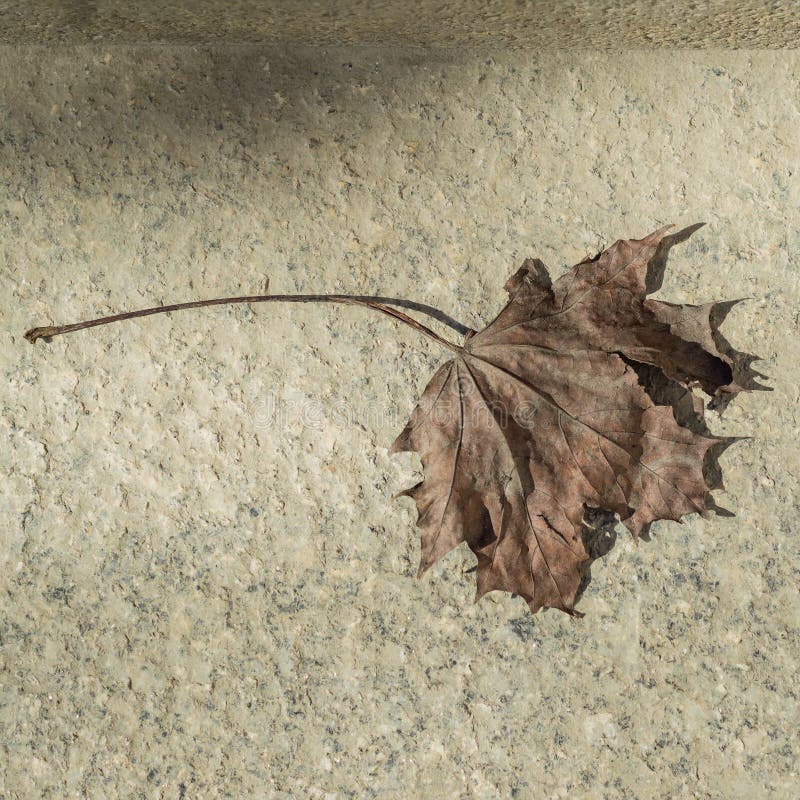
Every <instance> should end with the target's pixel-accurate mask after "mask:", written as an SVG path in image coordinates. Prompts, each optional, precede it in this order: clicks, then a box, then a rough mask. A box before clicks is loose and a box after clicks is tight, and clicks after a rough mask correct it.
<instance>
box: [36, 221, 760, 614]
mask: <svg viewBox="0 0 800 800" xmlns="http://www.w3.org/2000/svg"><path fill="white" fill-rule="evenodd" d="M668 227H671V226H668ZM668 227H667V228H662V229H661V230H659V231H656V232H655V233H652V234H650V236H647V237H646V238H644V239H640V240H628V241H618V242H616V243H615V244H613V245H612V246H611V247H609V248H608V249H607V250H605V251H604V252H602V253H600V254H599V255H598V256H597V257H595V258H593V259H589V260H586V261H582V262H581V263H580V264H578V265H577V266H576V267H574V268H573V269H572V270H571V271H570V272H569V273H567V274H566V275H565V276H563V277H562V278H560V279H559V280H558V281H557V282H556V283H555V285H554V286H551V284H550V279H549V277H548V276H547V271H546V270H545V269H544V267H543V265H542V264H540V263H539V262H536V261H530V260H529V261H526V262H525V264H524V265H523V266H522V268H521V269H520V270H519V271H518V272H517V273H516V274H515V275H514V276H512V277H511V278H510V279H509V281H508V282H507V283H506V289H507V290H508V292H509V294H510V299H509V301H508V304H507V305H506V306H505V308H504V309H503V310H502V311H501V312H500V313H499V314H498V315H497V317H496V319H495V320H494V321H493V322H492V323H491V324H490V325H488V326H487V327H486V328H485V329H484V330H482V331H481V332H480V333H477V334H474V335H469V333H471V332H469V333H468V335H467V338H466V341H465V343H464V345H463V346H460V345H457V344H455V343H454V342H451V341H448V340H447V339H444V338H443V337H441V336H440V335H439V334H437V333H436V332H435V331H433V330H431V329H430V328H427V327H426V326H425V325H423V324H421V323H420V322H418V321H417V320H415V319H413V318H412V317H409V316H408V315H407V314H405V313H404V312H402V311H399V310H398V309H397V308H393V306H400V307H404V308H411V309H415V310H417V311H421V312H423V313H426V314H428V315H429V316H433V317H435V318H437V319H439V320H440V321H443V322H445V323H446V324H448V325H450V327H452V328H455V329H456V330H459V331H461V332H464V331H465V330H466V329H465V328H463V326H461V325H459V324H458V323H456V322H455V320H452V319H451V318H450V317H448V316H447V315H446V314H444V313H443V312H441V311H438V310H437V309H432V308H430V307H429V306H426V305H423V304H420V303H415V302H412V301H408V300H400V299H397V298H386V297H367V296H358V295H339V294H328V295H320V294H309V295H281V294H275V295H270V294H263V295H246V296H242V297H227V298H215V299H212V300H194V301H189V302H184V303H175V304H172V305H167V306H158V307H154V308H145V309H140V310H138V311H127V312H123V313H120V314H113V315H111V316H106V317H100V318H97V319H90V320H85V321H83V322H76V323H71V324H68V325H58V326H51V325H48V326H44V327H38V328H32V329H31V330H29V331H27V332H26V333H25V338H26V339H28V340H29V341H30V342H36V341H38V340H39V339H42V340H44V341H46V342H47V341H50V340H51V339H52V338H53V337H54V336H60V335H62V334H65V333H72V332H75V331H79V330H83V329H85V328H92V327H95V326H97V325H107V324H110V323H114V322H121V321H123V320H128V319H135V318H140V317H146V316H150V315H153V314H164V313H169V312H173V311H180V310H184V309H190V308H195V309H196V308H201V307H206V306H217V305H228V304H231V303H274V302H277V303H344V304H350V305H358V306H362V307H366V308H370V309H372V310H373V311H378V312H380V313H382V314H385V315H387V316H390V317H392V318H393V319H395V320H398V321H400V322H403V323H404V324H406V325H409V326H410V327H412V328H413V329H414V330H416V331H417V332H419V333H422V334H424V335H425V336H428V337H429V338H431V339H433V340H435V341H437V342H438V343H439V344H441V345H443V346H445V347H447V348H449V349H450V350H452V351H454V352H455V353H456V357H455V358H454V359H452V360H451V361H448V362H447V363H446V364H444V365H443V366H442V367H441V368H440V369H439V370H438V372H437V373H436V374H435V375H434V377H433V379H432V380H431V382H430V383H429V384H428V386H427V388H426V389H425V391H424V393H423V395H422V398H421V399H420V402H419V404H418V406H417V408H416V409H415V411H414V412H413V414H412V416H411V419H410V421H409V423H408V425H407V426H406V428H405V430H404V431H403V432H402V433H401V434H400V436H399V437H398V438H397V441H396V442H395V443H394V445H393V447H392V451H393V452H396V451H399V450H413V451H416V452H418V453H419V455H420V457H421V459H422V465H423V469H424V479H423V480H422V482H421V483H419V484H418V485H417V486H414V487H413V488H411V489H409V490H407V491H406V492H401V494H406V495H408V496H410V497H412V498H413V499H414V501H415V502H416V504H417V509H418V512H419V513H418V519H417V524H418V526H419V527H420V528H421V530H422V557H421V560H420V567H419V574H420V575H421V574H422V573H423V572H424V571H425V570H427V569H428V568H429V567H430V566H431V565H432V564H433V563H434V562H436V561H437V560H438V559H439V558H441V557H442V556H443V555H444V554H445V553H447V552H449V551H450V550H452V549H453V548H454V547H456V546H457V545H458V544H460V543H461V542H466V543H467V544H468V545H469V547H470V548H471V550H472V551H473V552H474V553H475V555H476V556H477V557H478V566H477V581H478V587H477V594H476V600H477V599H479V598H480V597H482V596H483V595H484V594H485V593H486V592H489V591H491V590H493V589H502V590H505V591H508V592H512V593H515V594H519V595H521V596H522V597H524V598H525V600H526V601H527V602H528V605H529V606H530V608H531V610H532V611H534V612H535V611H537V610H538V609H540V608H542V607H554V608H560V609H562V610H564V611H566V612H568V613H570V614H574V615H578V612H576V611H575V610H574V604H575V599H576V596H577V594H578V591H579V586H580V583H581V578H582V577H584V576H583V573H584V572H585V568H586V566H587V564H588V563H589V561H590V555H589V553H588V552H587V546H586V542H585V541H584V538H583V531H584V529H583V523H584V514H585V513H586V512H587V509H603V510H605V511H607V512H611V513H613V514H618V515H619V516H620V517H621V519H622V521H623V522H624V523H625V525H627V527H628V528H629V529H630V530H631V531H632V532H633V535H634V536H635V537H638V535H639V533H640V532H641V531H642V530H643V529H644V528H645V526H647V525H648V524H649V523H650V522H651V521H653V520H657V519H673V520H680V518H681V517H682V516H683V515H684V514H688V513H691V512H693V511H698V512H701V513H702V512H704V511H705V510H706V508H709V507H712V504H713V501H712V500H710V498H709V497H708V496H707V495H708V492H709V489H711V488H713V487H712V486H711V485H710V484H709V483H708V482H707V479H706V477H705V475H704V471H703V467H704V461H707V459H706V456H707V454H710V453H711V451H712V449H713V448H714V445H715V444H717V443H722V444H724V445H726V444H728V443H730V441H732V440H730V439H728V440H725V439H720V438H719V437H714V436H710V435H706V433H707V431H706V430H705V426H704V424H703V405H702V403H700V402H699V400H698V398H696V397H695V396H694V395H693V394H692V392H691V391H690V390H691V388H692V387H694V386H700V387H702V388H703V389H704V390H705V391H706V392H707V393H709V394H711V395H713V396H714V398H715V400H716V401H718V402H719V404H720V405H724V402H725V400H726V398H729V397H731V396H732V395H734V394H735V393H736V392H738V391H741V390H742V389H743V388H748V389H750V388H767V387H761V386H759V384H757V383H755V381H754V380H753V376H754V375H758V373H756V372H755V371H753V370H750V363H751V361H752V360H753V357H751V356H748V355H747V354H744V353H737V352H735V351H733V350H731V349H730V347H729V346H728V345H727V343H725V342H724V340H722V338H721V337H720V336H719V334H718V331H717V330H716V325H717V324H718V322H719V321H721V320H719V319H717V320H715V317H718V316H720V315H719V314H718V313H717V312H719V311H722V312H723V314H722V316H724V313H725V312H726V310H727V309H729V308H730V306H731V305H733V303H707V304H705V305H702V306H690V305H672V304H670V303H663V302H660V301H656V300H647V299H646V295H647V294H648V292H649V291H651V290H652V289H653V288H657V286H655V285H654V283H653V280H654V279H655V278H657V275H658V270H659V269H661V268H662V267H663V266H664V264H665V263H666V262H665V259H666V252H667V250H668V249H669V248H668V247H663V246H662V247H660V245H665V243H666V239H665V237H664V234H665V232H666V231H667V230H668ZM691 230H692V229H686V231H684V232H683V233H685V234H686V235H687V236H688V233H690V232H691ZM674 238H675V239H676V240H677V236H676V237H674ZM684 238H685V237H684ZM673 243H674V242H673ZM659 254H660V255H659Z"/></svg>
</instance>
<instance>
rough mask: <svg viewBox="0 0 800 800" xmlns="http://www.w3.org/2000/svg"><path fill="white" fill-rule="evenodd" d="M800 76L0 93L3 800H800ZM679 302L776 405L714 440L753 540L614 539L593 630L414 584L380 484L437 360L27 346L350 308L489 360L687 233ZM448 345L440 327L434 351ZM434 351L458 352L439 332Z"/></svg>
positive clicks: (42, 87) (381, 70) (135, 338)
mask: <svg viewBox="0 0 800 800" xmlns="http://www.w3.org/2000/svg"><path fill="white" fill-rule="evenodd" d="M799 69H800V54H798V53H795V52H783V53H772V54H770V53H763V52H762V53H757V52H742V53H730V52H714V51H707V52H702V53H698V52H689V53H680V54H668V53H662V54H660V55H658V56H657V57H655V56H654V55H653V54H652V53H638V54H636V53H634V54H628V55H622V56H621V55H615V56H606V55H602V54H597V53H591V52H581V53H574V54H568V53H561V54H548V55H541V54H540V55H535V54H534V55H531V54H530V53H527V54H521V53H517V54H513V53H499V52H495V53H493V54H488V53H487V54H482V55H481V54H478V53H475V52H472V53H469V54H468V53H456V52H450V53H440V54H437V53H435V52H429V53H427V54H422V53H419V52H408V51H400V50H392V51H387V50H371V49H354V48H343V49H330V50H327V51H325V52H322V51H319V50H303V49H287V48H274V47H273V48H269V47H236V48H233V47H226V48H164V47H151V48H144V47H139V48H124V47H115V48H106V47H103V46H94V47H82V48H73V49H67V48H64V49H56V50H45V49H42V48H30V49H24V48H23V49H15V48H5V49H3V50H2V51H0V187H2V188H1V189H0V193H1V194H0V196H1V197H2V203H1V204H0V215H2V216H1V217H0V298H2V299H1V300H0V371H1V374H2V382H0V431H1V434H0V435H2V441H3V446H2V448H0V537H2V540H1V546H0V558H2V570H1V571H0V636H1V637H2V640H1V641H2V649H0V660H1V663H0V719H1V720H2V722H1V723H0V724H1V725H2V731H3V736H2V737H0V795H2V796H3V797H7V798H13V799H14V800H21V799H22V798H24V799H25V800H27V799H28V798H66V797H87V798H139V797H141V798H223V797H230V798H246V797H258V798H280V799H283V798H306V797H309V798H337V799H338V798H370V797H372V798H417V797H418V798H427V797H437V798H480V800H484V798H507V797H519V798H533V797H537V798H538V797H548V798H551V797H552V798H558V797H582V798H615V799H616V798H641V797H648V798H665V799H666V798H676V797H703V798H719V799H720V800H721V799H722V798H725V800H730V799H731V798H753V797H776V798H778V797H780V798H788V797H792V796H794V794H795V793H796V791H797V781H798V777H797V763H798V759H799V758H800V743H799V742H798V734H797V726H796V722H797V719H798V715H800V708H798V695H797V683H796V665H797V663H798V660H799V659H800V641H799V640H798V634H800V600H798V592H797V586H798V581H800V568H799V565H800V559H799V556H800V552H799V551H800V545H799V544H798V536H797V530H798V522H800V509H798V505H797V499H796V498H797V497H798V496H800V487H798V480H797V476H798V475H799V474H800V462H799V461H798V447H797V440H798V412H797V408H798V405H797V404H798V388H797V387H798V385H800V373H799V372H798V365H800V344H798V335H797V334H798V307H800V306H799V305H798V304H799V303H800V285H799V284H800V279H799V278H798V262H797V253H798V252H800V231H799V229H798V226H797V224H796V215H797V208H798V207H800V139H798V136H797V131H798V129H799V128H800V88H798V87H800V82H798V70H799ZM699 221H705V222H706V223H707V225H706V226H705V227H704V228H702V229H700V230H699V231H698V232H696V233H695V234H694V235H693V236H692V237H691V238H690V239H689V240H688V242H686V243H685V244H683V245H680V246H678V247H676V248H674V249H673V251H672V254H671V258H670V263H669V268H668V271H667V275H666V280H665V282H664V286H663V288H662V289H661V291H660V292H659V294H658V296H659V297H661V298H663V299H668V300H674V301H681V302H700V301H704V300H708V299H715V298H717V299H721V298H736V297H750V298H752V299H751V300H749V301H748V302H746V303H742V304H741V305H739V306H737V307H736V308H735V309H734V310H733V311H732V312H731V315H730V316H729V317H728V320H727V322H726V323H725V326H724V328H723V330H724V331H725V332H726V334H727V335H728V337H729V338H730V340H731V341H732V342H733V344H734V345H736V346H738V347H740V348H741V349H746V350H750V351H752V352H756V353H758V354H760V355H761V356H762V357H763V359H764V360H763V361H762V362H761V364H760V366H761V368H762V371H764V372H767V373H769V374H770V375H771V376H772V385H773V386H774V391H772V392H762V393H754V394H748V395H745V396H740V397H739V398H737V400H736V401H735V402H734V403H733V404H732V406H731V407H730V408H729V410H728V411H727V412H726V414H725V416H724V417H723V418H722V419H720V418H718V417H716V416H713V415H712V418H711V424H712V427H713V429H714V431H715V432H717V433H724V434H740V435H749V436H751V437H752V438H751V439H749V440H747V441H742V442H740V443H739V444H737V445H736V446H734V447H733V448H731V449H730V450H728V452H727V453H726V454H725V456H723V458H722V465H723V468H724V471H725V479H726V486H727V491H726V492H718V493H717V502H718V503H719V504H720V505H721V506H725V507H728V508H730V509H731V510H733V511H735V513H736V516H731V517H724V516H714V517H710V518H708V519H701V518H699V517H696V516H695V517H690V518H688V519H687V522H686V523H685V524H684V525H678V524H675V523H671V522H664V523H659V524H656V525H655V526H654V530H653V536H652V541H649V542H642V543H641V544H640V545H639V546H638V547H635V546H634V545H633V544H632V542H631V539H630V536H629V535H628V534H627V533H625V532H624V531H623V530H622V529H619V534H618V538H617V541H616V545H615V546H614V547H613V548H612V549H611V551H610V552H609V553H608V554H607V555H606V556H605V557H604V558H602V559H600V560H598V561H597V562H596V563H595V565H594V567H593V581H592V583H591V584H590V585H589V587H588V589H587V591H586V593H585V595H584V597H583V599H582V600H581V602H580V604H579V606H578V608H580V610H582V611H584V612H586V615H587V616H586V617H585V619H583V620H582V621H580V622H576V621H574V620H571V619H569V618H568V617H567V616H566V615H564V614H559V613H557V612H550V613H545V614H539V615H537V616H535V617H532V616H531V615H530V614H529V613H528V610H527V608H526V606H525V603H524V602H523V601H522V600H521V599H520V598H512V597H511V596H509V595H505V594H496V595H494V594H493V595H489V596H488V597H486V598H485V599H484V600H483V601H481V602H480V603H479V604H477V605H473V604H472V603H471V599H472V594H473V591H474V587H473V583H474V579H473V576H472V575H470V574H464V573H465V571H466V570H467V569H469V568H470V567H471V566H472V564H473V558H472V556H471V555H470V554H469V552H468V551H465V550H457V551H455V552H453V553H451V554H450V555H449V556H448V557H447V558H445V559H443V560H442V562H440V563H439V564H438V565H437V566H436V567H434V568H433V569H432V570H431V571H430V573H428V575H427V576H426V577H425V578H424V579H423V580H422V581H419V582H417V581H415V579H414V577H413V575H414V572H415V568H416V562H417V558H418V552H419V543H418V536H417V531H416V529H415V528H414V518H415V514H414V512H413V510H412V509H413V506H412V503H411V501H409V500H401V501H398V502H392V501H391V495H392V493H393V492H395V491H397V490H399V489H401V488H403V487H405V486H407V485H409V483H410V482H411V481H412V480H413V479H414V475H415V474H416V472H415V470H416V468H417V467H418V464H416V463H415V462H414V460H413V458H412V457H411V456H410V455H407V456H403V457H394V458H392V459H390V458H389V457H388V456H387V453H386V448H387V447H388V445H389V444H390V443H391V441H392V440H393V438H394V436H395V435H396V433H397V432H398V431H399V430H400V427H401V425H402V423H403V422H404V420H405V418H406V416H407V414H408V412H409V410H410V409H411V408H412V406H413V404H414V402H415V400H416V397H417V395H418V393H419V391H420V390H421V389H422V387H423V386H424V385H425V384H426V382H427V381H428V379H429V377H430V375H431V374H432V372H433V370H434V368H435V366H436V365H437V364H438V363H440V362H441V360H442V359H443V358H446V354H445V353H443V352H441V351H440V350H439V349H437V346H436V344H435V343H433V342H430V341H428V340H426V339H422V338H420V337H418V336H417V335H415V333H414V332H413V331H411V330H409V329H407V328H399V327H397V326H395V325H394V324H393V323H392V322H391V321H389V320H386V319H384V318H382V317H377V316H375V315H372V316H371V315H370V314H369V312H367V311H365V310H361V309H357V308H349V307H346V308H330V307H310V306H297V307H277V306H272V307H254V308H236V309H230V308H227V309H220V308H218V309H210V310H203V311H193V312H186V313H183V314H173V315H171V316H170V317H154V318H151V319H148V320H143V321H135V322H132V323H126V324H124V325H118V326H114V327H106V328H97V329H94V330H90V331H83V332H80V333H75V334H71V335H68V336H63V337H60V338H58V339H56V340H54V341H53V342H52V343H51V344H49V345H46V344H43V343H39V344H38V345H37V346H36V347H32V346H31V345H29V344H28V343H27V342H26V341H25V340H24V339H23V337H22V333H23V332H24V331H25V330H26V329H27V328H29V327H31V326H33V325H43V324H49V323H60V322H68V321H74V320H77V319H81V318H85V317H87V316H94V315H101V314H105V313H111V312H113V311H118V310H122V309H128V308H132V307H141V306H147V305H152V304H159V303H164V302H170V301H177V300H183V299H191V298H198V297H214V296H220V295H226V294H239V293H249V292H253V291H258V290H260V289H261V288H263V285H264V282H265V280H266V279H267V278H269V279H270V282H271V290H272V291H276V292H278V291H285V292H295V291H297V292H301V291H320V292H321V291H333V292H341V291H354V292H360V293H375V294H385V295H389V296H398V297H408V298H411V299H416V300H420V301H422V302H426V303H430V304H431V305H433V306H436V307H439V308H441V309H443V310H444V311H446V312H448V313H450V314H451V315H452V316H454V317H456V318H458V319H460V320H461V322H463V323H464V324H466V325H469V326H471V327H476V328H477V327H481V326H482V325H483V324H485V323H486V322H487V321H488V320H489V319H491V317H492V316H493V315H494V313H495V312H496V311H497V310H498V308H499V307H500V306H501V304H502V302H503V300H504V292H503V289H502V286H503V283H504V281H505V280H506V278H507V277H508V276H509V275H510V274H511V273H512V272H514V271H515V270H516V269H517V268H518V267H519V266H520V264H521V263H522V261H523V260H524V259H525V258H526V257H529V256H534V257H539V258H541V259H543V260H544V261H545V262H546V263H547V264H548V265H549V266H550V267H551V269H552V270H553V272H554V273H555V274H560V272H561V271H563V269H564V268H565V267H566V266H567V265H569V264H572V263H574V262H575V261H577V260H579V259H581V258H582V257H583V256H585V255H587V254H589V253H593V252H595V251H596V250H597V249H599V248H600V247H601V246H602V245H604V244H608V243H610V242H611V241H613V240H614V239H616V238H618V237H621V236H625V237H630V236H640V235H643V234H645V233H647V232H649V231H651V230H653V229H655V228H657V227H658V226H660V225H661V224H663V223H667V222H674V223H676V224H677V226H678V227H679V228H680V227H683V226H686V225H690V224H692V223H695V222H699ZM433 324H434V325H438V323H433ZM437 330H440V331H442V332H443V333H445V332H446V329H444V328H443V327H442V326H441V325H438V327H437Z"/></svg>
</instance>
